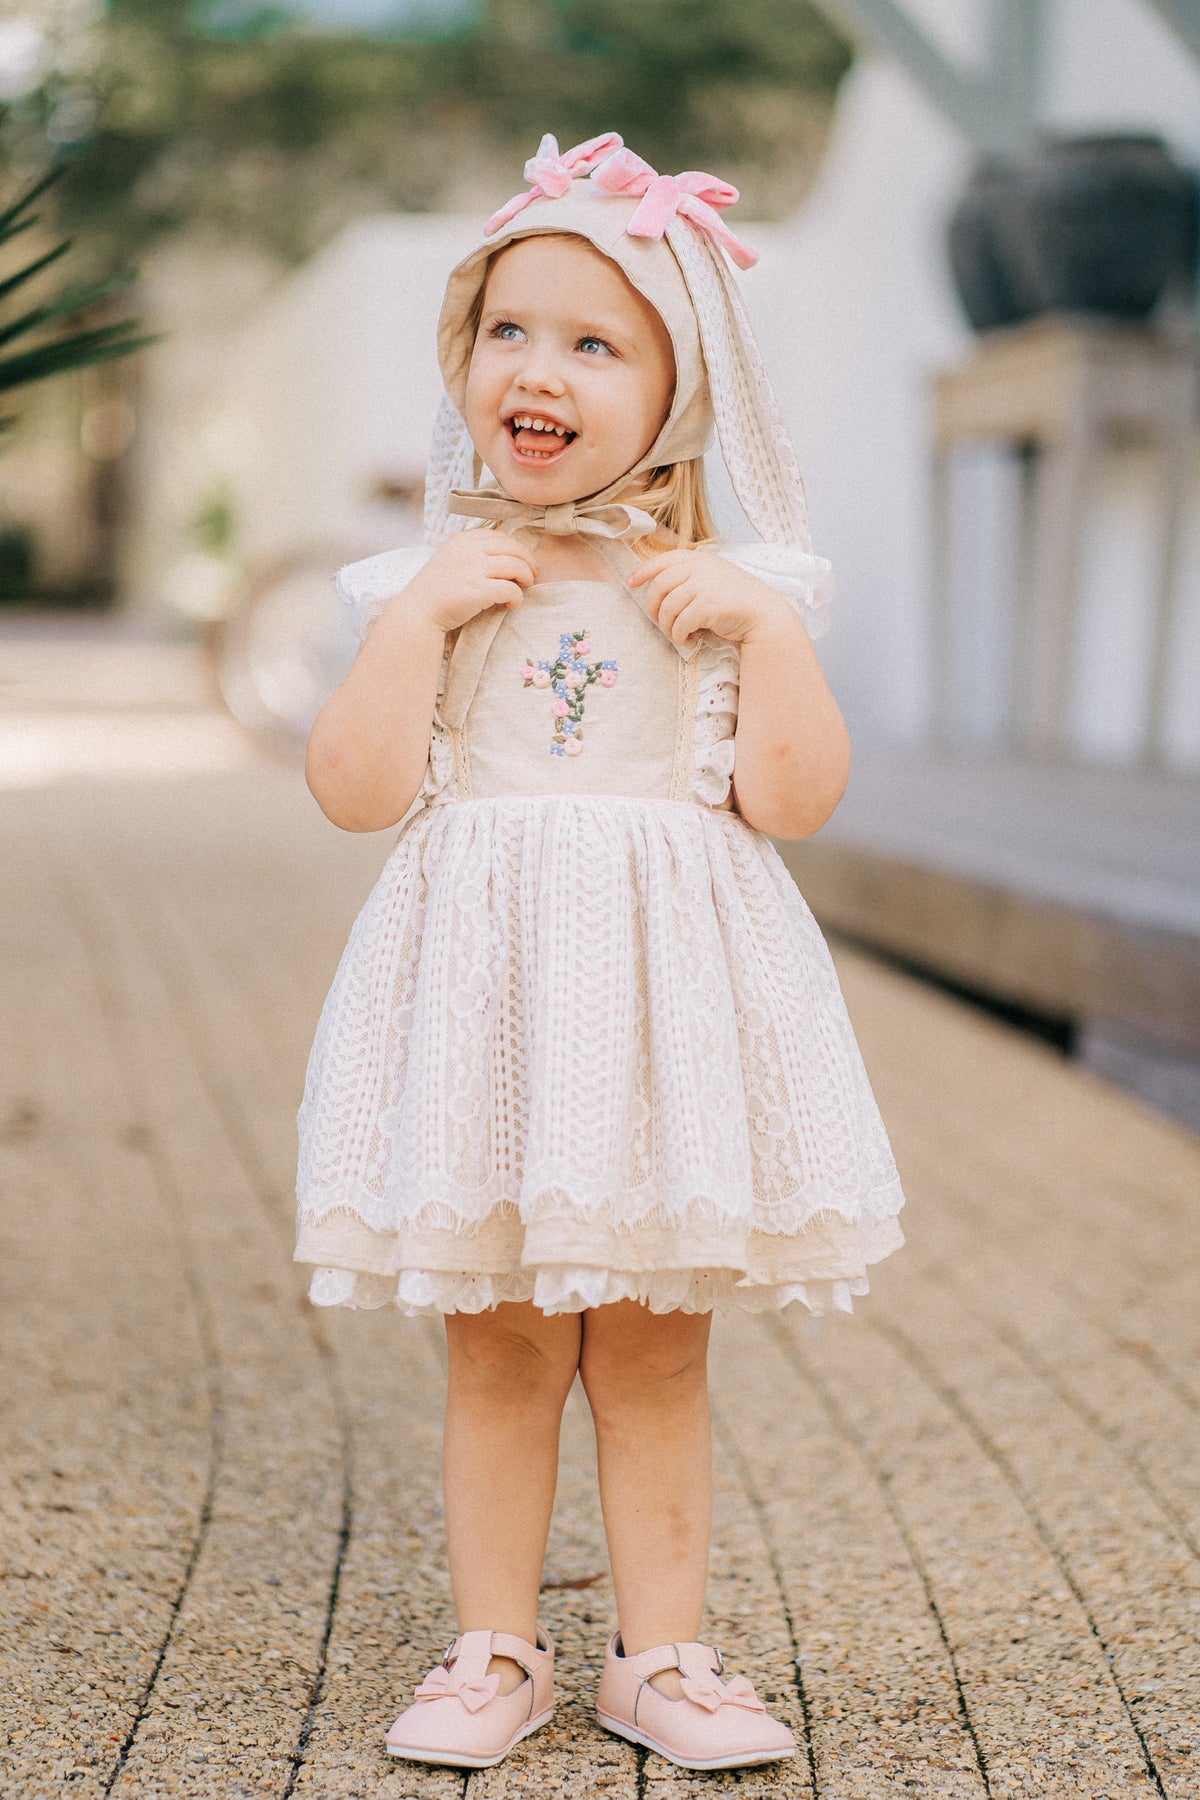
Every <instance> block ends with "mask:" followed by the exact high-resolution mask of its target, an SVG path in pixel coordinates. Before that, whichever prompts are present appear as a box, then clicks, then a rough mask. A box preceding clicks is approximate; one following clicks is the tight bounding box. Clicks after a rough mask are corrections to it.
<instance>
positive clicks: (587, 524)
mask: <svg viewBox="0 0 1200 1800" xmlns="http://www.w3.org/2000/svg"><path fill="white" fill-rule="evenodd" d="M450 511H451V512H452V513H464V514H465V515H466V516H467V517H468V518H470V519H490V520H492V521H493V523H495V524H497V525H506V526H507V527H508V529H509V530H510V531H545V532H548V533H549V535H550V536H551V537H573V536H574V535H575V533H576V532H580V533H581V534H582V535H583V536H584V537H600V538H611V539H614V540H615V539H618V538H631V537H648V536H649V535H650V533H651V532H652V531H654V530H656V529H657V521H656V520H654V519H653V518H651V516H650V514H649V513H648V512H643V511H642V508H641V507H640V506H630V505H628V504H627V503H626V502H625V501H624V500H601V501H596V502H593V503H591V504H589V503H588V502H587V501H586V500H584V501H579V500H566V501H564V502H563V503H562V504H561V505H559V506H529V505H527V504H526V503H525V501H524V500H513V499H512V498H510V496H509V495H508V494H502V493H501V492H500V491H499V489H497V488H452V489H451V491H450ZM630 554H631V555H632V552H631V553H630ZM634 561H636V558H635V559H634ZM629 566H630V568H632V567H633V563H632V562H631V563H630V565H629ZM626 573H628V570H627V571H626Z"/></svg>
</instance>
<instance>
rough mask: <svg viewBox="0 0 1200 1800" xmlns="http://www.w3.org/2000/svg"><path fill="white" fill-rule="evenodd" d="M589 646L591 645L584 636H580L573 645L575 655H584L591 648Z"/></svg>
mask: <svg viewBox="0 0 1200 1800" xmlns="http://www.w3.org/2000/svg"><path fill="white" fill-rule="evenodd" d="M591 647H592V646H591V645H590V644H589V642H588V640H587V639H586V638H580V640H579V642H578V643H577V644H576V646H575V655H576V656H586V655H587V653H588V651H589V650H590V649H591Z"/></svg>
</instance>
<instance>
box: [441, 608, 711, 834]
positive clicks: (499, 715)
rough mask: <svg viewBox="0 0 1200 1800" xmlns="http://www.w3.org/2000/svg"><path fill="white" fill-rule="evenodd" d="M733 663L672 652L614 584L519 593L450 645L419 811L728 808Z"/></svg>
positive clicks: (704, 648)
mask: <svg viewBox="0 0 1200 1800" xmlns="http://www.w3.org/2000/svg"><path fill="white" fill-rule="evenodd" d="M737 680H738V656H737V650H736V648H735V646H734V645H732V644H728V643H725V642H724V641H723V640H721V639H719V638H716V637H713V636H712V635H711V634H709V633H701V634H700V635H699V637H698V639H697V640H696V641H694V642H693V643H691V644H689V645H687V646H685V652H684V653H682V654H681V652H680V651H679V650H678V649H677V648H676V647H675V645H674V644H672V643H671V642H670V640H669V639H668V638H667V637H666V636H665V635H664V634H663V632H662V631H660V630H659V628H658V626H657V625H655V624H654V623H653V622H652V621H651V620H650V619H649V618H647V616H646V614H645V613H644V612H643V610H642V608H641V607H640V606H639V605H638V603H637V601H636V600H635V599H634V597H633V596H632V595H631V594H630V593H629V592H628V590H626V589H625V588H623V587H621V586H620V585H619V584H618V583H616V582H615V581H613V582H608V581H554V582H543V583H539V584H537V585H536V586H534V587H530V588H527V589H526V591H525V596H524V599H523V601H522V603H521V605H520V606H519V607H516V608H514V609H513V610H512V611H504V612H500V613H492V614H490V615H479V616H478V617H477V618H476V619H473V620H471V621H470V622H469V624H468V625H467V626H465V627H463V628H462V630H461V631H460V632H459V633H457V634H452V637H451V638H450V640H448V642H447V647H446V656H445V658H444V660H443V665H442V676H441V680H440V682H439V687H438V706H437V710H436V712H435V715H434V722H433V735H432V742H431V745H430V763H429V770H428V773H427V775H426V779H425V783H424V786H423V788H422V790H421V793H420V795H419V796H418V802H417V804H418V806H421V807H423V806H430V805H437V804H440V803H444V802H446V801H450V800H466V799H489V798H499V797H502V796H510V795H547V794H550V795H559V794H620V795H626V796H635V797H642V798H647V799H661V800H690V801H693V802H695V803H698V804H701V805H705V806H712V807H730V806H731V805H732V798H731V781H730V777H731V774H732V770H733V734H734V728H735V725H736V722H737Z"/></svg>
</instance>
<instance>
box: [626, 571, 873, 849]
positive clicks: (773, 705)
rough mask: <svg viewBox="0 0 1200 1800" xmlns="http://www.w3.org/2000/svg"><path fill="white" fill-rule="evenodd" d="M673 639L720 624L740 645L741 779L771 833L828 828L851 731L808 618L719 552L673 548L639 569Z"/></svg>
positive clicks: (752, 820) (743, 808)
mask: <svg viewBox="0 0 1200 1800" xmlns="http://www.w3.org/2000/svg"><path fill="white" fill-rule="evenodd" d="M630 586H631V587H641V586H644V587H645V593H644V595H643V596H642V599H643V604H644V606H645V608H646V612H647V613H648V615H649V617H650V618H652V619H653V620H654V621H655V623H656V624H657V625H658V626H659V627H660V629H661V630H663V631H664V632H665V633H666V634H667V636H668V637H670V638H671V639H672V641H673V642H675V643H677V644H682V643H683V642H684V641H685V640H686V639H687V638H689V637H691V636H692V634H693V633H694V632H697V631H704V630H707V631H712V632H715V633H716V635H717V636H718V637H723V638H725V639H727V641H728V642H729V643H732V644H737V645H738V646H739V650H740V662H741V672H740V686H739V690H738V721H737V730H736V732H735V734H734V744H735V746H736V747H735V752H734V775H733V787H734V794H735V796H736V799H737V804H738V809H739V811H740V812H741V814H742V817H743V818H744V819H745V820H746V822H747V824H749V825H753V826H754V827H755V829H756V830H758V831H765V832H767V833H768V834H769V835H770V836H771V837H782V838H799V837H809V836H811V834H812V833H813V832H814V831H819V830H820V828H821V826H822V825H824V823H825V821H826V820H827V819H828V818H829V816H830V814H831V813H832V812H833V810H834V808H835V807H836V805H837V803H838V801H839V800H840V799H841V797H842V795H843V793H844V792H845V788H846V782H847V779H848V778H849V774H850V740H849V737H848V735H847V732H846V724H845V721H844V719H843V718H842V715H841V712H840V711H839V710H838V705H837V702H836V701H835V700H834V698H833V695H832V694H831V693H830V691H829V687H828V684H827V683H826V680H825V676H824V674H823V672H822V669H821V665H820V663H819V662H818V660H817V653H816V651H815V650H814V649H813V647H812V641H811V639H810V638H809V635H808V631H807V629H806V628H805V625H804V622H803V621H802V620H801V618H800V617H799V616H798V614H797V613H796V611H795V609H794V608H793V607H792V606H791V605H790V604H789V603H788V601H786V600H784V599H783V598H782V597H781V596H780V595H779V594H777V593H776V592H775V590H774V589H773V588H771V587H768V585H767V584H766V582H765V581H760V580H759V579H758V577H757V576H756V575H751V574H749V573H748V572H747V571H746V570H744V569H739V568H737V567H736V566H734V565H733V564H731V563H729V562H727V561H726V560H725V559H724V558H723V557H720V556H718V555H716V554H715V553H714V552H712V551H705V550H669V551H667V552H666V553H665V554H664V555H662V556H657V557H653V558H651V559H650V560H649V561H648V562H646V563H645V564H643V566H642V567H641V568H640V569H638V570H637V571H636V572H635V574H633V575H632V576H631V577H630Z"/></svg>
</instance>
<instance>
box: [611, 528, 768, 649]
mask: <svg viewBox="0 0 1200 1800" xmlns="http://www.w3.org/2000/svg"><path fill="white" fill-rule="evenodd" d="M629 586H630V587H631V588H637V587H644V588H645V590H646V591H645V593H644V594H643V596H642V605H643V606H644V607H645V609H646V614H647V617H649V618H651V619H653V620H654V623H655V624H656V625H657V626H658V627H659V629H660V631H662V632H664V633H665V634H666V636H667V637H669V638H670V639H671V641H672V643H674V644H682V643H684V642H686V640H687V639H688V638H690V637H692V636H693V635H694V634H695V633H696V632H697V631H712V632H715V633H716V635H717V636H718V637H722V638H725V639H726V640H727V641H728V642H729V643H731V644H744V643H746V642H747V641H749V640H751V639H753V638H754V637H755V636H756V635H761V634H762V633H763V631H764V630H769V629H770V627H771V626H772V625H773V624H777V623H778V622H779V620H780V619H781V618H782V617H783V616H784V615H785V614H786V615H791V613H792V608H791V607H790V606H789V605H788V603H787V601H786V600H785V599H783V597H782V595H780V594H777V593H776V592H775V590H774V588H772V587H768V586H767V583H766V582H765V581H760V580H759V579H758V576H757V575H751V574H749V573H748V572H747V571H746V570H745V569H739V568H738V567H737V566H736V564H734V563H731V562H727V561H726V559H725V558H724V557H723V556H718V555H717V553H716V551H715V550H666V551H664V552H663V554H662V555H661V556H652V557H650V558H648V560H647V561H646V562H644V563H643V564H642V565H641V567H640V568H638V569H635V570H634V572H633V574H632V575H631V576H630V577H629Z"/></svg>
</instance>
